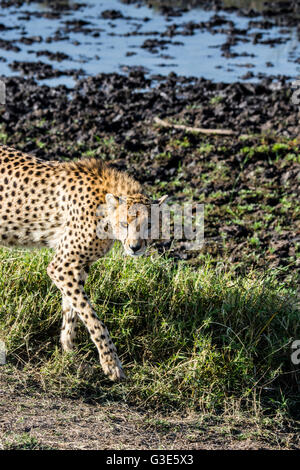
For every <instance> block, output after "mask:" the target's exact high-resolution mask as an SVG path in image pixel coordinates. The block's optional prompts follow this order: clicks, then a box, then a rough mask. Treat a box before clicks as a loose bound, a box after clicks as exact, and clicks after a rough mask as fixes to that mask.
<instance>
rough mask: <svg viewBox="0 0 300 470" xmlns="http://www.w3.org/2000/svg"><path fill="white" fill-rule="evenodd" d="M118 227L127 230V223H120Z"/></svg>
mask: <svg viewBox="0 0 300 470" xmlns="http://www.w3.org/2000/svg"><path fill="white" fill-rule="evenodd" d="M120 225H121V227H123V228H128V223H127V222H121V223H120Z"/></svg>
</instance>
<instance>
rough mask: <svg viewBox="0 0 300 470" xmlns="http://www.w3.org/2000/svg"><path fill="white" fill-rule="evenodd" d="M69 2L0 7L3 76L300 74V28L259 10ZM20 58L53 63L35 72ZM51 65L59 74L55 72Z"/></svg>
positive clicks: (68, 80)
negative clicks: (249, 13) (271, 21)
mask: <svg viewBox="0 0 300 470" xmlns="http://www.w3.org/2000/svg"><path fill="white" fill-rule="evenodd" d="M66 3H68V4H69V7H70V8H68V9H66V10H62V11H57V10H53V9H51V6H50V5H51V2H40V3H30V4H23V5H22V6H21V7H20V8H17V7H16V6H11V7H7V8H4V7H0V33H1V36H0V38H1V39H0V75H4V76H10V75H18V74H25V75H26V76H28V75H29V76H30V74H33V76H34V77H35V78H38V79H39V82H40V83H45V84H50V85H59V84H64V85H66V86H73V85H74V82H75V79H76V78H75V77H77V76H79V77H80V76H85V75H96V74H98V73H112V72H119V73H122V72H127V71H128V70H130V69H131V68H134V67H141V68H142V70H144V71H145V72H146V73H151V74H161V75H167V74H169V73H170V72H175V73H176V74H178V75H184V76H188V77H190V76H193V77H204V78H207V79H211V80H214V81H223V82H227V83H229V82H235V81H240V80H247V81H258V80H259V78H261V77H263V76H270V75H271V76H277V75H285V76H287V77H290V78H295V77H297V76H298V75H299V74H300V60H299V57H300V44H299V37H298V34H299V33H298V32H297V28H296V27H285V28H280V27H278V26H274V25H273V26H272V25H271V26H270V25H268V24H267V23H266V27H265V28H264V27H263V20H262V18H261V17H259V16H256V17H255V18H248V17H242V16H238V15H237V14H236V13H234V12H232V13H229V12H219V13H218V15H217V16H215V15H216V14H215V12H213V11H205V10H203V9H201V8H197V7H196V8H193V9H191V10H190V11H186V12H184V13H183V14H182V15H181V16H167V15H164V14H162V13H161V12H160V11H159V10H157V9H155V8H149V7H148V6H146V5H142V6H141V5H138V6H136V5H135V4H131V5H127V4H126V5H125V4H124V3H122V2H121V1H118V0H109V1H98V2H97V1H95V0H85V2H84V5H83V4H82V5H80V6H78V3H75V2H74V3H72V2H66ZM72 6H73V7H74V9H72ZM1 25H4V28H3V27H1ZM7 27H9V29H8V28H7ZM20 62H34V63H37V64H38V63H39V62H42V63H44V64H47V65H48V67H49V66H50V67H49V70H48V69H47V70H48V71H47V70H46V71H45V72H43V73H42V74H37V75H35V72H34V71H33V67H32V66H27V67H25V66H24V65H22V64H20ZM51 66H52V68H53V69H54V70H55V71H59V72H58V73H53V74H52V73H51ZM37 67H41V65H37Z"/></svg>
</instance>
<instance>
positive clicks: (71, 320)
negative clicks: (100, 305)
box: [60, 298, 78, 352]
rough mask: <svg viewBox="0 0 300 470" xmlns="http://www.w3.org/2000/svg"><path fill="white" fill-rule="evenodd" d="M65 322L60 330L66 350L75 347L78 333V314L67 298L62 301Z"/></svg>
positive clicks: (61, 340) (61, 339)
mask: <svg viewBox="0 0 300 470" xmlns="http://www.w3.org/2000/svg"><path fill="white" fill-rule="evenodd" d="M62 311H63V323H62V327H61V332H60V342H61V345H62V349H63V351H65V352H68V351H72V350H73V349H74V344H75V339H76V333H77V328H78V327H77V314H76V313H75V312H74V310H73V309H72V307H71V306H70V304H69V302H68V301H67V299H65V298H64V299H63V301H62Z"/></svg>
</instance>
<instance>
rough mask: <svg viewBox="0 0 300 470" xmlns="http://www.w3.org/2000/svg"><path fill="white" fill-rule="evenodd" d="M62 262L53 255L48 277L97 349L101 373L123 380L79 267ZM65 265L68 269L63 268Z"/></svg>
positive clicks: (113, 378) (113, 348) (120, 366)
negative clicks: (86, 290) (86, 330)
mask: <svg viewBox="0 0 300 470" xmlns="http://www.w3.org/2000/svg"><path fill="white" fill-rule="evenodd" d="M65 261H66V259H65V258H64V262H62V257H60V256H59V255H57V256H55V258H54V259H53V261H52V262H51V263H50V264H49V266H48V269H47V273H48V275H49V277H50V278H51V279H52V281H53V282H54V284H55V285H56V286H57V287H58V289H59V290H60V291H61V293H62V295H63V298H64V299H65V301H67V302H68V303H69V306H70V309H71V310H73V311H74V313H75V314H76V315H77V316H78V317H79V318H80V320H81V321H82V322H83V323H84V325H85V326H86V328H87V329H88V331H89V333H90V336H91V339H92V341H93V342H94V344H95V345H96V347H97V349H98V353H99V358H100V363H101V366H102V368H103V370H104V373H105V374H106V375H108V377H109V378H110V379H111V380H113V381H117V380H122V379H125V378H126V377H125V374H124V372H123V369H122V364H121V362H120V360H119V358H118V355H117V351H116V348H115V346H114V344H113V342H112V340H111V338H110V335H109V333H108V330H107V328H106V326H105V325H104V323H103V322H102V321H101V320H99V318H98V317H97V315H96V312H95V311H94V310H93V308H92V307H91V305H90V302H89V299H88V297H87V295H86V293H85V291H84V289H83V285H82V284H83V282H82V280H81V272H82V266H79V265H78V264H74V263H69V262H68V263H66V262H65ZM66 264H67V265H68V267H66Z"/></svg>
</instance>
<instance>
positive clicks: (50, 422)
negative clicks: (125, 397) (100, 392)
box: [0, 383, 300, 450]
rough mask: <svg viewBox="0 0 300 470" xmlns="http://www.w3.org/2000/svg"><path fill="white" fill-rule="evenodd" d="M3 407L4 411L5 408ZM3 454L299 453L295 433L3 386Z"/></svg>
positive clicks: (0, 428) (250, 422) (299, 439)
mask: <svg viewBox="0 0 300 470" xmlns="http://www.w3.org/2000/svg"><path fill="white" fill-rule="evenodd" d="M4 404H5V406H3V405H4ZM0 407H1V415H0V449H2V450H3V449H4V450H6V449H8V450H12V449H31V450H46V449H60V450H66V449H79V450H88V449H89V450H133V449H136V450H152V449H155V450H163V449H166V450H177V449H181V450H201V449H202V450H204V449H206V450H217V449H218V450H220V449H222V450H234V449H239V450H246V449H247V450H250V449H252V450H258V449H274V450H275V449H277V450H278V449H280V450H282V449H300V436H299V433H297V431H296V430H293V429H289V427H288V426H287V425H282V427H281V428H280V429H277V430H274V427H273V426H272V427H268V426H264V427H262V426H261V425H259V424H258V423H256V422H255V420H253V419H252V420H246V419H245V418H242V417H238V416H236V418H234V419H232V417H229V416H228V417H224V416H223V417H216V416H214V417H210V416H207V415H202V414H201V413H199V414H196V413H193V414H191V415H182V414H174V413H173V414H169V415H167V416H166V415H160V414H157V413H153V412H152V413H151V412H145V411H141V410H138V409H134V408H132V407H129V406H127V405H126V404H124V403H108V404H105V405H100V404H97V403H86V402H84V401H83V400H73V399H66V398H61V399H58V398H51V397H47V396H38V395H36V396H30V395H28V394H26V395H23V394H18V393H15V392H13V391H11V390H10V389H9V387H7V386H5V385H4V384H3V383H1V389H0Z"/></svg>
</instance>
